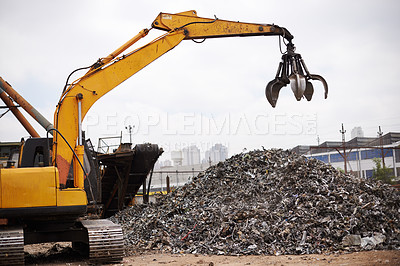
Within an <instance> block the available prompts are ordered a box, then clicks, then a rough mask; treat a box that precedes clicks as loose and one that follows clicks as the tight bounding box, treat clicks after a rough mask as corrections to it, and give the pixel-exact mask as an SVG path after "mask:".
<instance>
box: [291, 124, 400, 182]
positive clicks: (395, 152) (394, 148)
mask: <svg viewBox="0 0 400 266" xmlns="http://www.w3.org/2000/svg"><path fill="white" fill-rule="evenodd" d="M399 148H400V133H398V132H389V133H387V134H385V135H383V136H382V137H374V138H370V137H355V138H352V139H351V140H349V141H346V142H344V143H343V142H340V141H326V142H324V143H322V144H320V145H318V146H307V145H299V146H296V147H294V148H293V149H292V151H294V152H296V153H298V154H304V155H305V156H306V157H308V158H315V159H318V160H320V161H323V162H325V163H327V164H330V165H332V166H333V167H335V168H337V169H342V170H345V171H347V172H351V173H353V174H354V175H356V176H358V177H363V178H371V177H372V174H373V169H374V167H375V163H374V162H373V159H374V158H379V159H381V162H382V164H384V165H385V166H386V167H387V168H389V169H391V171H392V174H393V176H395V177H399V176H400V149H399Z"/></svg>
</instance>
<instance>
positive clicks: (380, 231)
mask: <svg viewBox="0 0 400 266" xmlns="http://www.w3.org/2000/svg"><path fill="white" fill-rule="evenodd" d="M111 219H112V220H113V221H114V222H117V223H119V224H121V225H122V228H123V231H124V233H125V238H126V239H125V241H126V245H127V246H128V247H130V248H131V250H136V251H138V250H139V251H140V250H149V249H156V250H161V251H167V252H173V253H194V254H196V253H201V254H220V255H223V254H224V255H237V254H267V255H273V254H274V255H278V254H310V253H322V252H331V251H337V250H349V251H357V250H369V249H398V248H400V231H399V230H400V229H399V228H400V193H399V192H398V191H397V190H395V189H393V188H392V187H391V186H389V185H386V184H382V183H380V182H376V181H370V180H365V179H361V178H356V177H354V176H352V175H345V174H344V173H342V172H340V171H337V170H336V169H334V168H332V167H331V166H329V165H326V164H324V163H323V162H320V161H318V160H315V159H306V158H305V157H303V156H299V155H296V154H295V153H292V152H290V151H284V150H278V149H273V150H256V151H251V152H248V153H242V154H238V155H235V156H233V157H231V158H230V159H228V160H226V161H225V162H222V163H219V164H217V165H215V166H212V167H210V168H209V169H207V170H206V171H205V172H204V173H201V174H199V175H198V176H197V177H195V178H193V180H192V182H191V183H189V184H187V185H185V186H184V187H181V188H179V189H176V190H175V191H174V192H172V193H170V194H168V195H165V196H160V197H159V198H158V200H157V202H156V203H153V204H150V205H136V206H133V207H131V208H128V209H125V210H123V211H121V212H119V213H117V214H116V215H115V216H114V217H112V218H111Z"/></svg>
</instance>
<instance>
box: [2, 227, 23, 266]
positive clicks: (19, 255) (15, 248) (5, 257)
mask: <svg viewBox="0 0 400 266" xmlns="http://www.w3.org/2000/svg"><path fill="white" fill-rule="evenodd" d="M0 265H24V231H23V229H22V227H5V228H0Z"/></svg>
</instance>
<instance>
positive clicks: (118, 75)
mask: <svg viewBox="0 0 400 266" xmlns="http://www.w3.org/2000/svg"><path fill="white" fill-rule="evenodd" d="M152 28H155V29H159V30H163V31H167V33H166V34H164V35H162V36H160V37H158V38H156V39H155V40H153V41H151V42H150V43H148V44H146V45H144V46H143V47H140V48H138V49H136V50H134V51H132V52H130V53H128V54H125V55H123V56H121V55H120V54H121V53H122V52H123V51H125V50H126V49H127V48H129V47H131V45H132V44H134V43H135V42H137V41H138V40H139V39H141V38H143V37H144V36H146V35H147V33H148V32H149V30H147V29H144V30H142V31H141V32H140V33H139V34H138V35H136V36H135V37H133V38H132V39H131V40H130V41H128V42H127V43H126V44H124V45H123V46H121V47H120V48H118V49H117V50H115V51H114V52H113V53H111V54H110V55H109V56H107V57H104V58H102V59H99V60H98V61H97V62H96V63H95V64H93V65H92V66H91V68H90V70H89V71H88V72H87V73H86V74H85V75H84V76H82V77H81V78H79V79H78V80H76V81H74V82H73V83H72V84H70V85H69V86H68V87H67V88H66V89H65V90H64V92H63V94H62V96H61V98H60V100H59V102H58V105H57V108H56V111H55V114H54V127H55V129H56V130H57V132H58V133H56V134H54V141H53V165H55V166H57V168H58V170H59V173H60V182H61V183H62V184H65V182H66V180H67V175H68V172H69V169H70V166H71V162H72V159H73V157H75V158H79V157H78V156H75V155H74V152H73V151H72V150H71V148H69V147H68V145H67V142H68V143H69V144H71V146H73V147H78V146H80V144H79V139H80V137H79V134H80V133H79V132H80V125H81V122H82V120H83V119H84V117H85V115H86V113H87V112H88V111H89V109H90V108H91V106H92V105H93V104H94V103H95V102H96V101H97V100H98V99H100V98H101V97H102V96H103V95H104V94H106V93H107V92H109V91H110V90H112V89H114V88H115V87H116V86H118V85H119V84H121V83H122V82H123V81H125V80H126V79H128V78H129V77H131V76H132V75H134V74H135V73H136V72H138V71H139V70H141V69H143V68H144V67H145V66H147V65H148V64H150V63H151V62H153V61H154V60H156V59H157V58H159V57H160V56H162V55H163V54H165V53H166V52H168V51H170V50H171V49H173V48H174V47H175V46H177V45H178V44H179V43H180V42H181V41H182V40H190V39H205V38H222V37H237V36H271V35H279V36H282V37H283V38H285V39H286V40H287V42H288V43H289V44H291V41H292V39H293V36H292V35H291V34H290V32H289V31H288V30H286V29H285V28H283V27H279V26H277V25H272V24H257V23H243V22H235V21H227V20H220V19H217V18H214V19H210V18H201V17H198V16H197V13H196V11H193V10H192V11H187V12H183V13H178V14H168V13H160V14H159V15H158V16H157V18H156V19H155V20H154V22H153V23H152ZM293 47H294V46H293ZM267 97H268V96H267ZM276 97H277V95H276ZM269 100H270V99H269ZM275 102H276V100H275ZM273 106H274V105H273ZM60 134H62V136H63V137H64V139H65V140H64V139H62V138H61V135H60ZM77 140H78V144H77V145H76V146H75V143H77ZM75 149H76V148H75ZM80 159H82V158H80ZM74 161H78V160H74ZM75 163H76V162H75ZM76 168H81V167H80V166H79V165H78V164H77V163H76V165H75V166H74V171H79V170H77V169H76ZM77 174H78V175H79V176H75V177H74V179H76V178H83V177H80V176H83V172H79V173H77ZM75 184H76V185H78V186H79V187H81V186H82V184H83V181H82V180H75Z"/></svg>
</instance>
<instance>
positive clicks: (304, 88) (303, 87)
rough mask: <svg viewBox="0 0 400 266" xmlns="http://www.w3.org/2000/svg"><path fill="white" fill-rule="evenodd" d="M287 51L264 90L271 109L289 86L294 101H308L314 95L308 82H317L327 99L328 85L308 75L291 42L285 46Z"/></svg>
mask: <svg viewBox="0 0 400 266" xmlns="http://www.w3.org/2000/svg"><path fill="white" fill-rule="evenodd" d="M286 47H287V51H286V53H285V54H284V55H282V61H281V62H280V63H279V66H278V71H277V73H276V76H275V78H274V79H273V80H272V81H270V82H269V83H268V85H267V87H266V88H265V96H266V97H267V99H268V102H269V103H270V104H271V105H272V107H275V106H276V102H277V100H278V97H279V91H280V90H281V89H282V88H283V87H286V85H288V84H290V86H291V88H292V91H293V93H294V96H295V97H296V100H298V101H300V100H301V98H302V97H303V96H304V97H305V98H306V99H307V101H310V100H311V98H312V95H313V94H314V87H313V85H312V83H311V82H310V80H319V81H321V82H322V84H323V86H324V89H325V99H326V98H327V97H328V84H327V82H326V81H325V79H324V78H323V77H321V76H320V75H315V74H310V72H309V71H308V69H307V67H306V64H305V63H304V60H303V59H302V58H301V55H300V54H298V53H295V49H296V48H295V46H294V45H293V43H292V42H289V43H288V44H287V45H286Z"/></svg>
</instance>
